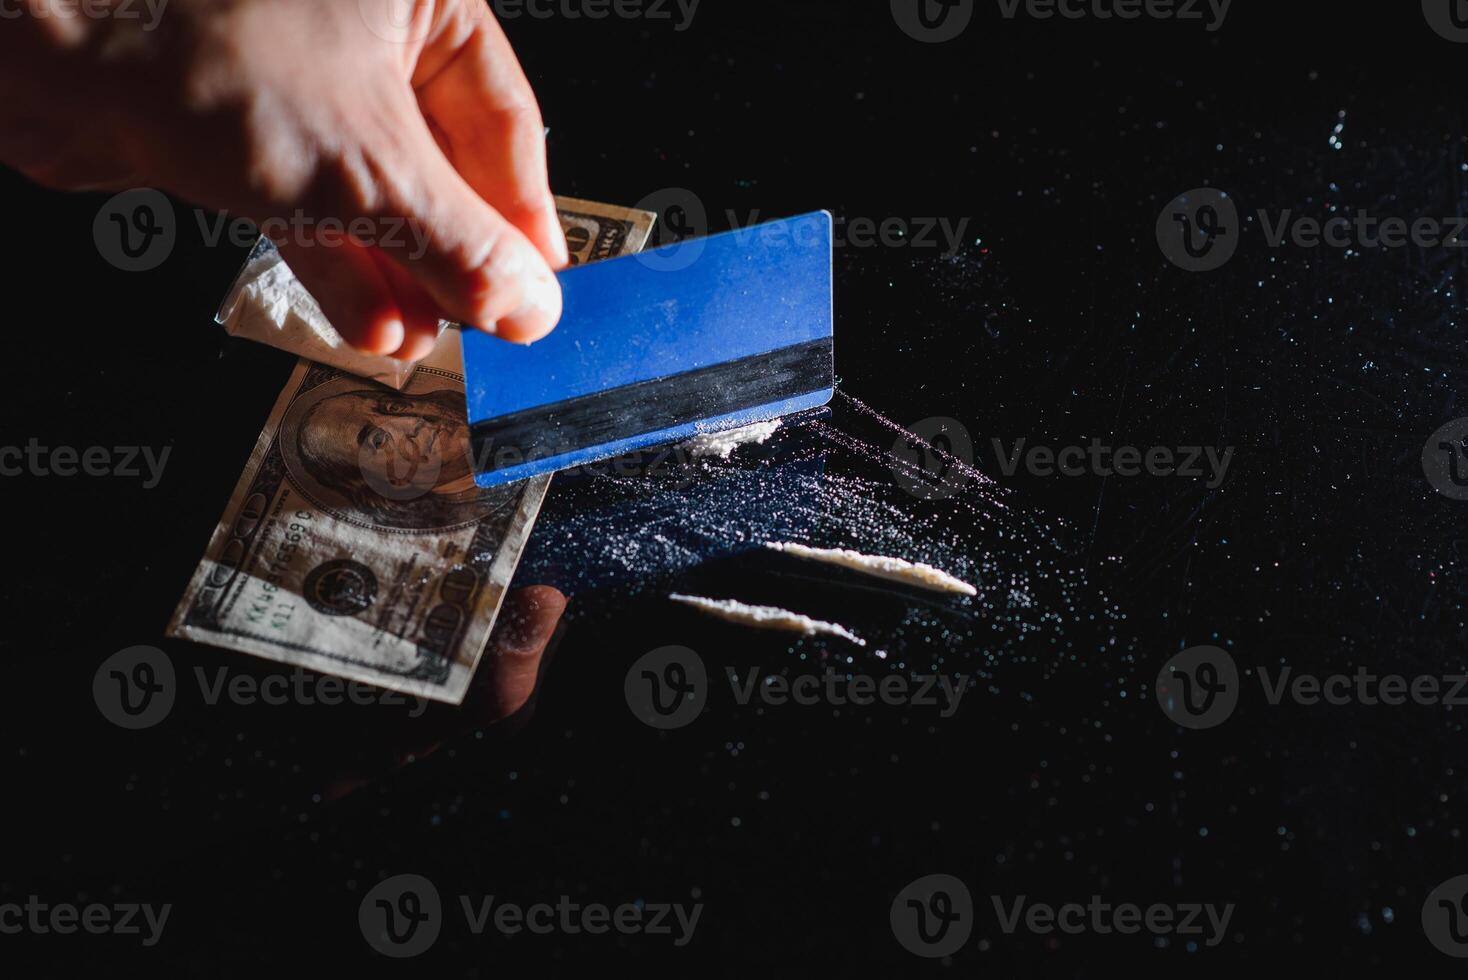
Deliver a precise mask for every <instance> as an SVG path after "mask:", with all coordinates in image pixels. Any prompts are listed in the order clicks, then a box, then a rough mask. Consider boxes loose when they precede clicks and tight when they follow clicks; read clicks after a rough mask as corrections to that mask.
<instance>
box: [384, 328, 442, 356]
mask: <svg viewBox="0 0 1468 980" xmlns="http://www.w3.org/2000/svg"><path fill="white" fill-rule="evenodd" d="M437 343H438V337H437V336H433V335H429V334H425V333H410V334H408V336H407V337H406V338H405V339H404V340H403V342H402V344H401V346H399V347H398V349H397V350H395V351H393V352H392V354H391V355H390V356H391V357H393V358H395V359H396V360H399V361H421V360H423V358H425V357H427V356H428V355H429V354H431V353H433V348H434V345H435V344H437Z"/></svg>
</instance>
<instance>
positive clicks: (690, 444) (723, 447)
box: [678, 419, 780, 459]
mask: <svg viewBox="0 0 1468 980" xmlns="http://www.w3.org/2000/svg"><path fill="white" fill-rule="evenodd" d="M778 428H780V420H779V419H771V420H770V421H768V422H756V423H754V424H753V425H745V426H741V427H740V428H737V429H725V430H724V431H723V432H705V433H702V434H701V435H696V436H694V437H693V438H692V439H689V440H688V441H687V442H685V443H683V444H682V445H680V446H679V447H678V448H679V449H681V450H683V451H684V452H686V453H687V454H688V455H689V456H691V457H692V458H694V459H702V458H703V457H705V456H717V457H718V458H719V459H728V458H729V454H730V453H732V452H733V451H734V450H736V449H738V448H739V447H740V446H743V445H746V444H748V443H751V442H753V443H762V442H764V441H765V440H766V439H768V438H769V437H770V436H772V435H774V434H775V430H776V429H778Z"/></svg>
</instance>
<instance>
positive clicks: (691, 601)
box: [668, 592, 867, 647]
mask: <svg viewBox="0 0 1468 980" xmlns="http://www.w3.org/2000/svg"><path fill="white" fill-rule="evenodd" d="M668 598H669V599H672V600H673V601H674V602H681V603H683V604H684V605H687V606H692V607H693V608H695V609H698V610H701V611H703V612H706V613H708V614H709V615H710V616H717V617H718V618H719V619H723V620H727V621H728V622H731V623H739V624H740V625H741V626H753V627H754V628H755V629H765V630H783V631H785V632H787V633H800V634H803V635H805V636H817V635H821V634H824V635H827V636H839V637H841V638H842V639H846V640H850V641H851V642H852V643H855V644H856V645H857V646H859V647H864V646H866V645H867V643H866V640H863V639H862V638H861V637H859V636H857V635H856V634H855V633H853V632H851V630H849V629H847V628H846V627H845V626H841V625H838V624H836V623H827V622H824V621H822V620H819V619H811V618H810V617H809V616H802V615H801V614H800V613H793V612H790V611H789V610H786V609H780V608H778V607H776V606H751V605H748V604H747V603H743V602H740V601H739V600H737V599H705V598H703V597H702V596H696V595H680V594H678V593H676V592H675V593H673V594H672V595H670V596H668Z"/></svg>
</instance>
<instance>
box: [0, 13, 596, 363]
mask: <svg viewBox="0 0 1468 980" xmlns="http://www.w3.org/2000/svg"><path fill="white" fill-rule="evenodd" d="M65 9H70V10H71V11H72V13H71V14H70V15H69V16H68V15H66V14H64V13H63V10H65ZM76 9H77V7H76V5H75V4H74V2H70V0H26V2H25V4H24V5H23V7H22V10H21V15H20V17H19V18H12V19H8V20H7V21H6V23H5V25H4V30H3V31H0V63H8V67H3V66H0V78H3V79H4V80H5V81H6V83H7V88H8V89H9V91H10V92H11V93H12V95H11V98H10V99H8V100H5V102H6V104H5V105H3V106H0V160H3V161H4V162H6V163H8V164H10V165H12V166H14V167H16V168H17V169H19V170H20V171H21V172H23V173H25V174H26V175H28V176H29V177H31V178H32V179H34V180H37V181H39V182H41V183H44V184H47V185H49V186H52V187H57V188H61V189H68V190H82V189H119V190H120V189H125V188H130V187H135V186H151V187H157V188H160V189H163V190H166V191H168V192H170V193H174V194H177V195H178V196H180V197H183V198H186V199H188V200H191V201H193V202H195V203H197V204H201V205H204V206H206V207H210V208H216V209H220V210H224V211H228V212H232V213H234V214H237V215H242V216H244V217H248V218H250V219H252V220H253V221H255V223H256V224H257V225H260V226H261V227H262V228H266V230H267V231H268V232H269V233H271V234H272V237H275V232H274V231H273V230H272V229H274V228H280V227H282V226H288V227H289V229H290V231H289V233H288V234H282V235H281V236H280V238H278V239H277V242H276V243H277V245H278V246H279V247H280V250H281V253H282V255H283V256H284V257H285V260H286V261H287V263H289V265H290V266H291V269H292V270H293V271H294V272H295V273H296V275H297V276H298V277H299V278H300V280H301V281H302V283H303V284H304V285H305V286H306V288H307V289H308V290H309V291H310V292H311V294H312V296H313V297H315V299H316V300H317V302H318V303H319V304H320V305H321V308H322V311H323V312H324V313H325V314H326V316H327V318H328V319H329V320H330V321H331V322H332V324H333V325H334V326H335V327H336V328H337V329H338V331H339V332H340V333H341V334H342V336H343V337H344V338H345V339H346V340H347V341H348V342H350V343H352V344H353V345H354V346H356V347H358V348H360V349H362V350H365V351H367V352H370V353H377V354H390V355H392V356H395V357H398V358H402V359H405V360H416V359H418V358H420V357H422V356H424V355H425V354H427V353H428V351H429V350H430V349H431V348H432V346H433V342H434V339H435V338H436V336H437V327H438V321H439V320H440V319H441V318H443V319H450V320H458V321H461V322H464V323H468V324H472V325H475V326H478V327H480V328H482V329H485V330H487V331H490V332H492V333H496V334H497V335H499V336H501V337H503V338H505V339H507V340H512V341H518V342H525V343H528V342H530V341H532V340H536V339H538V338H540V337H542V336H544V335H545V334H546V333H548V332H549V331H550V330H551V329H552V328H553V327H554V326H555V323H556V321H557V320H558V319H559V318H560V312H561V295H560V287H559V285H558V283H557V282H556V279H555V277H554V275H553V273H552V269H553V268H559V267H562V266H564V265H565V264H566V261H567V253H566V244H565V238H564V236H563V235H562V232H561V228H560V223H559V221H558V219H557V217H556V211H555V204H554V200H553V198H552V197H551V193H550V188H549V184H548V179H547V175H546V163H545V146H544V137H543V126H542V123H541V118H540V111H539V108H538V106H537V104H536V100H535V96H534V93H533V92H532V91H531V89H530V85H529V83H528V81H527V80H526V78H525V75H524V73H523V71H522V70H521V68H520V65H519V62H518V61H517V60H516V58H515V55H514V52H513V51H512V50H511V49H510V46H509V43H508V41H507V40H506V38H505V36H504V33H503V32H502V31H501V29H500V27H499V25H498V24H497V23H496V22H495V20H494V18H493V16H492V15H491V14H490V12H489V8H488V7H487V5H485V4H483V3H482V2H479V0H311V2H300V0H170V2H169V3H168V4H167V5H166V6H165V7H163V8H161V10H162V12H161V14H160V16H158V17H157V19H156V24H153V25H151V26H150V25H149V24H148V23H146V22H144V21H140V20H138V19H123V18H120V17H119V18H107V17H103V18H100V19H96V18H94V19H88V18H83V17H80V16H77V14H76V12H75V11H76ZM300 215H304V218H305V219H306V220H305V221H304V222H301V221H292V219H293V218H295V217H296V216H300ZM270 219H274V221H271V220H270ZM327 219H331V220H329V221H327ZM323 221H326V222H327V226H326V227H322V226H321V223H322V222H323ZM394 229H397V230H398V234H396V235H394V234H391V232H392V231H393V230H394ZM403 229H406V231H403ZM389 239H391V243H390V242H389Z"/></svg>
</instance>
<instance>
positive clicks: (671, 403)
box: [463, 211, 834, 487]
mask: <svg viewBox="0 0 1468 980" xmlns="http://www.w3.org/2000/svg"><path fill="white" fill-rule="evenodd" d="M831 254H832V253H831V215H830V214H829V213H828V212H825V211H817V212H813V213H811V214H806V215H801V216H799V217H795V218H788V219H786V220H784V221H774V222H770V223H768V224H763V225H755V226H752V227H749V228H744V229H739V230H736V231H731V232H726V233H724V234H721V235H713V236H711V237H708V238H700V239H691V240H688V241H684V242H678V243H675V244H673V245H668V246H664V247H663V248H658V249H653V250H652V251H649V252H643V253H641V254H638V255H628V256H623V257H621V258H616V259H609V260H607V261H605V262H597V263H593V264H591V265H584V266H577V267H575V268H571V269H567V270H566V271H564V272H562V273H560V275H559V279H560V282H561V291H562V295H563V297H564V312H563V313H562V316H561V322H560V325H559V326H557V327H556V329H555V330H554V331H552V332H551V334H550V335H549V336H547V337H546V338H545V339H543V340H540V341H537V342H536V343H535V344H532V345H531V346H528V347H524V346H519V345H515V344H508V343H505V342H504V341H502V340H498V339H496V338H494V337H491V336H488V335H486V334H483V333H480V332H478V331H475V330H465V331H464V335H463V347H464V380H465V387H466V392H467V396H468V405H469V428H470V433H471V436H472V440H473V444H474V466H475V471H476V472H475V479H476V481H477V482H478V483H479V485H480V486H482V487H492V486H497V485H499V484H502V483H509V482H512V481H515V480H523V479H526V478H527V477H531V476H536V475H538V474H541V473H550V472H554V471H555V470H560V469H566V468H568V467H572V466H579V465H581V464H584V463H591V462H595V461H597V460H602V459H609V458H612V457H614V456H620V455H622V454H624V453H629V452H634V451H636V450H639V449H645V448H647V447H649V446H656V445H661V444H664V443H668V442H675V441H679V440H682V439H687V438H690V437H692V436H694V435H697V434H699V433H701V432H710V431H717V430H720V429H728V428H734V427H736V426H740V425H748V424H750V423H752V422H762V421H767V420H769V419H773V418H778V417H780V416H783V415H788V414H790V413H792V412H798V411H803V410H805V409H808V408H814V407H816V406H819V405H824V404H825V403H826V402H827V401H829V400H830V398H831V395H832V391H833V387H834V368H833V365H832V347H831V338H832V327H833V315H832V301H831Z"/></svg>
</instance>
